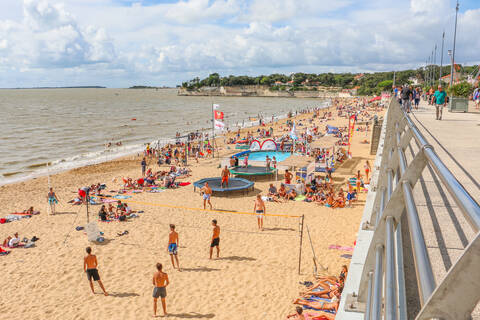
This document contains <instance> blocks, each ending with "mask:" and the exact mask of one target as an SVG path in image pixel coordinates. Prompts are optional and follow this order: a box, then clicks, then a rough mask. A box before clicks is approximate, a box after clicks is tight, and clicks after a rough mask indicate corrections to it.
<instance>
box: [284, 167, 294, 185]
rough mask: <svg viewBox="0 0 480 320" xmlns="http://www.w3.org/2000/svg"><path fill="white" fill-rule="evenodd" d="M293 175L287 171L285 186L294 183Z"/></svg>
mask: <svg viewBox="0 0 480 320" xmlns="http://www.w3.org/2000/svg"><path fill="white" fill-rule="evenodd" d="M292 177H293V174H291V173H290V172H289V171H288V169H287V170H285V184H290V182H291V181H292Z"/></svg>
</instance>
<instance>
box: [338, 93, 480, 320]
mask: <svg viewBox="0 0 480 320" xmlns="http://www.w3.org/2000/svg"><path fill="white" fill-rule="evenodd" d="M443 111H444V112H443V118H442V120H441V121H439V120H435V108H434V107H433V106H429V105H428V104H427V103H426V102H424V101H422V102H421V104H420V107H419V109H418V110H414V111H413V112H412V114H411V119H412V121H413V122H414V123H415V125H416V126H417V127H418V129H419V130H420V131H421V132H422V134H423V135H424V137H425V138H426V140H427V141H428V142H429V143H430V144H431V145H432V146H433V148H434V149H435V151H436V153H437V154H438V156H439V157H440V159H441V160H442V161H443V163H444V164H445V165H446V166H447V167H448V168H449V170H450V171H451V172H452V173H453V174H454V175H455V176H456V178H457V179H458V181H459V182H460V183H461V184H463V186H464V187H465V189H466V190H467V191H468V192H469V193H470V194H471V195H472V197H473V198H474V199H476V200H477V202H478V201H480V113H450V112H448V108H444V110H443ZM417 151H418V146H417V145H416V142H415V139H412V140H411V142H410V145H409V146H408V147H407V148H406V150H405V155H406V157H407V162H408V163H410V162H411V161H412V158H413V157H412V152H414V153H415V154H416V153H417ZM371 193H372V194H369V195H368V197H367V204H366V211H368V210H371V205H369V198H370V199H371V200H373V198H374V197H375V192H371ZM413 193H414V198H415V202H416V205H417V209H418V214H419V218H420V223H421V227H422V230H423V233H424V237H425V242H426V245H427V249H428V254H429V257H430V260H431V264H432V267H433V272H434V277H435V281H436V283H437V285H438V284H439V283H440V282H441V281H442V280H443V278H444V277H445V275H446V273H447V271H448V270H449V269H450V268H451V267H452V265H454V264H455V262H456V261H457V259H458V258H459V257H460V256H461V254H462V253H463V250H464V249H465V247H466V246H467V245H468V243H469V242H470V241H471V240H472V239H473V237H474V236H475V233H474V231H473V230H472V228H471V227H470V225H469V224H468V223H467V221H466V220H465V218H464V217H463V215H462V213H461V212H460V210H459V208H458V207H457V204H456V203H455V201H454V200H453V198H452V197H451V196H450V194H449V192H448V191H447V190H446V189H445V187H444V186H443V184H442V182H441V181H440V179H439V178H438V177H437V175H436V174H435V173H434V171H433V169H432V168H431V167H430V166H429V165H427V167H426V168H425V169H424V171H423V174H422V177H421V178H420V179H419V181H418V182H417V184H416V185H415V187H414V189H413ZM369 208H370V209H369ZM367 216H369V215H368V214H367V213H365V214H364V218H363V219H362V222H364V221H363V220H366V218H365V217H367ZM407 225H408V223H407V221H406V216H405V215H404V216H403V219H402V227H404V226H407ZM402 229H403V228H402ZM372 233H373V232H372V231H363V230H361V229H360V230H359V237H358V239H357V248H356V249H355V251H354V254H353V258H352V263H351V264H350V273H349V277H352V279H349V280H351V281H350V287H349V288H347V287H346V288H345V290H346V293H350V294H351V293H352V292H354V291H355V290H354V289H355V288H357V289H358V286H357V285H358V283H359V280H360V279H359V271H360V272H361V269H363V263H364V260H363V259H365V254H366V252H365V248H366V247H365V245H364V244H367V247H368V244H369V243H370V240H371V234H372ZM403 248H404V250H403V251H404V268H405V287H406V298H407V313H408V319H414V318H415V316H416V315H417V314H418V312H419V310H420V302H419V300H418V287H417V279H416V273H415V268H414V261H413V256H412V255H411V243H410V239H409V237H403ZM357 249H358V250H357ZM479 254H480V252H479ZM466 272H469V273H470V275H471V277H476V278H477V279H478V277H480V270H469V271H466ZM347 282H349V281H347ZM347 285H349V284H348V283H347ZM479 290H480V288H479ZM344 305H345V301H344V300H343V299H342V303H341V305H340V310H339V313H338V315H337V318H338V319H340V320H341V319H363V313H355V312H344V311H343V307H344ZM452 308H455V306H452ZM472 318H473V319H479V320H480V305H479V304H477V307H476V309H475V310H474V312H473V314H472Z"/></svg>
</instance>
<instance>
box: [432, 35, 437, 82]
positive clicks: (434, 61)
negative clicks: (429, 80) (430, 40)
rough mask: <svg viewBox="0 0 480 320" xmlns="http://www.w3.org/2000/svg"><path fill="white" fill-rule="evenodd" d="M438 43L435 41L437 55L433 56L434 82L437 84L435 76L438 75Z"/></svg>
mask: <svg viewBox="0 0 480 320" xmlns="http://www.w3.org/2000/svg"><path fill="white" fill-rule="evenodd" d="M436 68H437V44H436V43H435V55H434V56H433V84H435V77H436V75H437V70H435V69H436Z"/></svg>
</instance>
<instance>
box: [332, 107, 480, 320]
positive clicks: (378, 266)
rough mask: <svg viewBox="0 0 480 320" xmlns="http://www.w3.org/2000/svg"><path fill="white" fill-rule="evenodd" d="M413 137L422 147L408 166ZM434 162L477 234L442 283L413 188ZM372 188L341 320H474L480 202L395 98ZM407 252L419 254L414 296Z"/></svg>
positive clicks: (478, 296) (478, 294)
mask: <svg viewBox="0 0 480 320" xmlns="http://www.w3.org/2000/svg"><path fill="white" fill-rule="evenodd" d="M412 139H413V140H412ZM412 141H414V142H415V143H416V144H417V146H418V147H419V151H418V152H417V153H416V154H415V155H414V157H413V160H412V161H410V163H408V162H407V158H406V156H405V149H406V148H407V147H408V146H409V145H410V143H411V142H412ZM427 165H429V166H430V167H431V168H432V169H433V171H434V172H435V174H436V176H437V177H438V178H439V180H440V181H441V182H442V185H443V187H444V188H445V189H446V190H448V192H449V193H450V195H451V197H452V198H453V199H454V200H455V203H456V204H457V206H458V208H459V210H460V211H461V213H462V214H463V216H464V217H465V219H466V221H467V222H468V223H469V224H470V226H471V227H472V229H473V230H474V232H475V236H474V237H473V240H471V241H470V243H469V244H468V246H467V247H466V248H465V249H464V250H463V253H462V255H461V256H460V258H459V259H458V260H457V262H456V263H455V264H453V265H452V266H451V267H450V269H449V270H448V272H447V274H446V276H445V277H444V278H443V280H442V281H441V282H440V283H438V284H437V283H436V282H435V277H434V273H433V271H432V264H431V262H430V257H429V255H428V252H427V246H426V244H425V238H424V234H423V230H422V227H421V225H420V219H419V215H418V212H417V206H416V204H415V200H414V196H413V192H412V189H413V188H414V186H415V184H416V182H417V181H418V180H419V178H420V177H421V175H422V172H423V171H424V169H425V167H426V166H427ZM370 186H371V188H370V191H369V194H368V195H367V203H366V206H365V211H364V223H363V224H362V226H361V228H360V231H359V237H358V239H357V246H356V248H355V252H354V257H353V259H352V264H351V265H350V272H349V275H348V279H347V282H346V285H345V289H344V292H343V295H342V302H341V305H340V308H339V311H338V314H337V317H336V319H337V320H339V319H340V320H341V319H367V320H370V319H375V320H376V319H382V318H383V319H389V320H390V319H407V318H408V319H413V318H415V319H469V317H470V314H471V313H472V310H473V309H474V308H475V306H476V304H477V303H478V301H479V300H480V274H479V270H480V232H479V229H480V206H479V205H478V203H477V202H476V201H475V200H474V199H473V198H472V196H471V195H470V194H469V193H468V192H467V191H466V190H465V188H464V187H463V186H462V184H461V183H460V182H459V181H458V180H457V179H456V177H455V176H454V175H453V174H452V172H451V171H450V170H449V169H448V168H447V167H446V165H445V164H444V163H443V162H442V160H441V159H440V158H439V156H438V155H437V153H436V152H435V150H434V149H433V147H432V146H431V145H430V144H429V143H428V142H427V140H426V139H425V137H424V136H423V135H422V134H421V132H420V131H419V130H418V128H417V127H416V125H415V124H414V123H413V121H412V120H411V118H410V115H409V114H407V113H406V112H405V111H404V110H403V109H402V108H401V106H400V105H399V104H398V102H397V101H396V100H395V99H393V100H392V101H391V103H390V106H389V108H388V111H387V114H386V116H385V120H384V122H383V126H382V134H381V137H380V144H379V147H378V150H377V158H376V161H375V169H374V172H373V175H372V179H371V182H370ZM402 218H403V219H402ZM402 221H403V222H404V224H405V225H404V226H403V227H402ZM405 230H406V231H405ZM403 235H409V238H410V241H406V242H407V243H408V242H410V243H411V246H409V245H408V244H407V243H404V241H403ZM404 250H409V251H408V252H409V253H411V256H413V262H414V263H413V264H414V265H413V267H414V269H415V273H416V280H417V287H418V296H417V297H410V296H409V297H408V300H407V297H406V288H405V273H404V267H405V263H404V257H403V252H404ZM472 272H473V273H472ZM415 298H416V299H418V301H419V302H420V310H419V311H418V312H416V314H414V315H413V316H412V314H411V312H410V313H408V312H407V310H408V308H409V303H408V302H407V301H411V300H416V299H415ZM412 309H413V308H412Z"/></svg>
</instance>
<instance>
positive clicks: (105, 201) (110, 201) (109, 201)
mask: <svg viewBox="0 0 480 320" xmlns="http://www.w3.org/2000/svg"><path fill="white" fill-rule="evenodd" d="M102 202H103V203H112V202H117V200H115V199H102Z"/></svg>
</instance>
